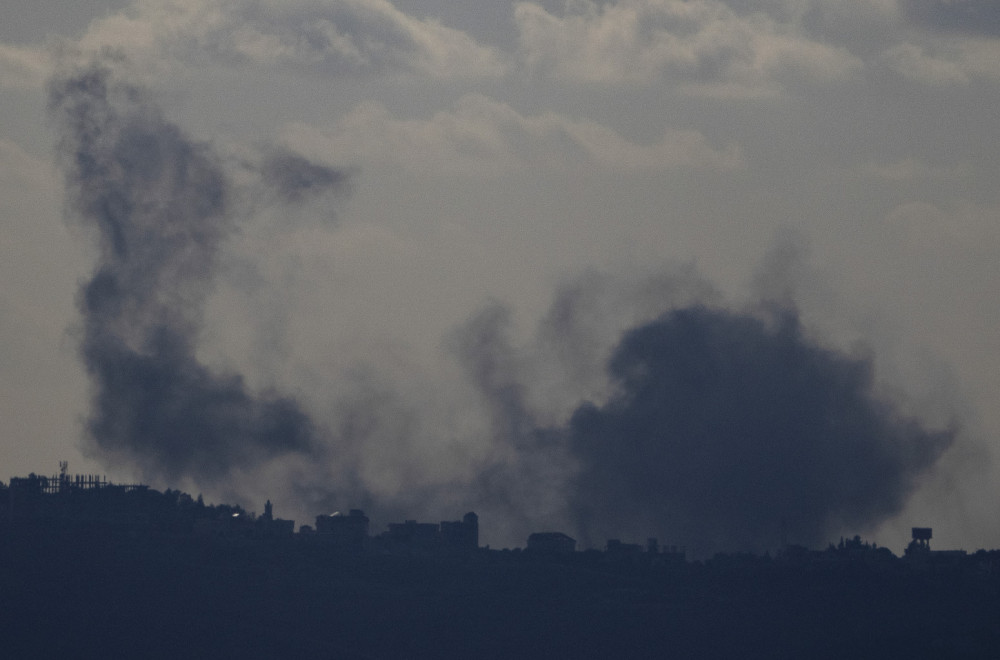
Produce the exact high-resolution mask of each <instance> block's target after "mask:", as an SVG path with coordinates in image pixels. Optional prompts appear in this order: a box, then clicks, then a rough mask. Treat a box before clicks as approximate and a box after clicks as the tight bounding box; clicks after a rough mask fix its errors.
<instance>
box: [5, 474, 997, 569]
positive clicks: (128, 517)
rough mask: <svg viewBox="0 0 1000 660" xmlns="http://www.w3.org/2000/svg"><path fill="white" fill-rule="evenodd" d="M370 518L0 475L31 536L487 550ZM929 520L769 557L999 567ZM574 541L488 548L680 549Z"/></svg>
mask: <svg viewBox="0 0 1000 660" xmlns="http://www.w3.org/2000/svg"><path fill="white" fill-rule="evenodd" d="M369 524H370V521H369V518H368V517H367V516H366V515H365V513H364V512H363V511H361V510H360V509H351V510H349V511H347V512H346V513H341V512H335V513H331V514H321V515H318V516H316V518H315V524H314V525H308V524H303V525H301V526H300V527H299V529H298V531H296V530H295V522H294V521H293V520H285V519H282V518H279V517H275V515H274V511H273V506H272V504H271V502H270V501H267V502H266V503H265V505H264V512H263V514H261V515H256V514H254V513H250V512H247V511H246V510H244V509H243V508H242V507H240V506H232V505H225V504H220V505H206V504H205V503H204V501H203V500H202V498H201V496H199V497H198V498H197V499H195V498H192V497H191V496H190V495H188V494H186V493H183V492H180V491H176V490H169V489H168V490H166V491H165V492H159V491H156V490H153V489H151V488H149V487H148V486H146V485H142V484H115V483H112V482H109V481H107V479H106V478H105V477H98V476H95V475H70V474H68V471H67V464H66V463H61V464H60V472H59V474H57V475H54V476H49V477H46V476H39V475H36V474H30V475H29V476H27V477H13V478H11V480H10V483H9V484H3V483H2V482H0V525H2V526H3V527H5V528H7V529H8V530H27V531H29V532H32V533H35V534H45V533H57V532H73V531H81V530H86V531H89V532H95V531H96V532H105V533H109V534H113V533H126V534H129V535H131V536H133V537H135V536H137V535H143V534H147V535H150V536H155V535H162V534H169V535H171V536H174V537H177V536H181V537H183V536H190V537H191V538H192V539H219V540H226V539H231V540H243V541H247V542H253V541H254V540H261V541H263V540H279V539H286V540H295V541H298V542H301V543H313V544H316V545H320V546H325V547H329V548H330V549H331V550H332V551H341V552H351V553H373V554H382V555H401V556H425V557H433V556H443V557H449V556H450V557H455V556H461V555H468V554H472V553H477V552H489V551H490V550H489V548H488V547H487V548H481V547H480V545H479V517H478V516H477V515H476V514H475V513H473V512H469V513H466V514H465V515H464V516H462V518H461V519H460V520H452V521H447V520H445V521H440V522H437V523H433V522H417V521H416V520H405V521H403V522H397V523H389V524H388V529H386V530H385V531H382V532H380V533H376V534H372V533H371V531H370V529H369ZM932 536H933V533H932V530H931V529H930V528H925V527H914V528H913V529H912V540H911V542H910V544H909V546H908V547H907V548H906V551H905V553H904V556H903V557H902V558H898V557H896V556H895V555H894V554H893V553H892V552H891V551H890V550H889V549H888V548H885V547H879V546H877V545H876V544H872V543H867V542H864V541H862V539H861V538H860V537H859V536H855V537H854V538H851V539H843V538H842V539H840V542H839V544H833V543H831V544H830V545H829V547H827V548H826V549H825V550H813V549H808V548H805V547H801V546H795V545H791V546H786V547H784V548H782V549H781V550H779V551H778V553H777V554H776V556H775V557H773V558H772V557H770V556H769V555H768V556H767V557H766V559H781V560H783V561H786V562H792V563H800V564H801V563H806V562H835V561H839V560H849V561H863V562H866V563H869V564H873V565H878V564H883V565H889V564H894V563H896V562H898V561H900V560H902V561H905V562H906V563H907V564H909V565H911V566H913V567H917V568H923V569H928V568H942V567H945V568H946V567H952V568H954V567H963V566H964V567H972V568H974V569H975V570H979V571H982V572H984V573H987V574H990V575H992V574H993V573H994V572H996V571H1000V551H997V550H992V551H988V552H987V551H984V550H980V551H978V552H977V553H974V554H972V555H970V554H968V553H966V552H965V551H964V550H932V549H931V547H930V541H931V539H932ZM576 545H577V542H576V540H575V539H573V538H572V537H570V536H569V535H567V534H565V533H563V532H559V531H539V532H535V533H532V534H530V535H529V536H528V538H527V543H526V546H525V548H524V549H523V550H522V549H520V548H517V549H514V550H513V551H511V550H508V549H504V550H503V551H492V552H502V553H510V552H513V553H524V554H525V555H529V556H537V557H549V558H563V559H566V558H570V557H572V556H574V555H576V556H591V557H593V556H596V555H599V556H600V557H601V558H602V559H604V560H615V561H623V562H631V563H636V564H639V563H642V564H647V565H679V564H685V563H686V557H685V554H686V553H685V550H684V549H678V547H677V546H661V545H660V544H659V542H658V540H657V539H655V538H649V539H647V540H646V542H645V543H644V544H640V543H629V542H623V541H622V540H620V539H609V540H608V541H607V544H606V546H605V548H604V550H603V551H602V550H585V551H582V552H581V551H578V550H577V547H576ZM751 559H752V557H751V556H748V555H734V556H725V555H719V556H717V557H716V560H717V561H727V560H728V561H748V560H751Z"/></svg>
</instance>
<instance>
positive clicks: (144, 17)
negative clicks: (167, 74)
mask: <svg viewBox="0 0 1000 660" xmlns="http://www.w3.org/2000/svg"><path fill="white" fill-rule="evenodd" d="M81 46H82V47H83V48H84V49H85V50H88V51H97V50H100V49H102V48H112V49H115V50H118V51H120V52H122V53H124V54H125V55H127V56H128V57H129V59H130V60H133V61H134V62H137V63H140V64H141V65H143V66H145V67H148V68H149V69H150V70H153V71H155V70H157V69H158V68H161V67H162V66H163V65H164V62H168V63H169V62H172V61H182V62H185V63H187V64H189V65H192V64H193V65H196V64H199V63H203V62H209V61H212V62H222V63H243V64H252V65H255V66H265V67H290V68H292V69H297V70H305V71H310V72H315V73H321V74H327V75H369V74H386V73H406V74H415V75H420V76H428V77H432V78H453V77H478V76H496V75H499V74H501V73H502V71H503V68H504V67H503V64H502V57H501V56H500V55H499V54H498V53H497V52H496V51H494V50H492V49H490V48H485V47H482V46H479V45H478V44H476V42H475V41H474V40H473V39H472V38H470V37H469V36H468V35H466V34H465V33H463V32H461V31H459V30H454V29H451V28H447V27H445V26H443V25H441V24H440V23H438V22H436V21H433V20H420V19H417V18H414V17H412V16H409V15H407V14H404V13H403V12H401V11H399V10H398V9H396V7H395V6H393V5H392V4H391V3H390V2H388V1H387V0H284V1H280V2H279V1H277V0H263V1H260V0H139V1H138V2H137V4H136V5H135V6H134V7H133V8H132V9H131V10H130V11H128V12H127V13H125V14H116V15H113V16H109V17H107V18H104V19H100V20H97V21H94V22H93V23H92V24H91V26H90V29H89V30H88V32H87V34H86V36H85V37H84V38H83V40H82V42H81Z"/></svg>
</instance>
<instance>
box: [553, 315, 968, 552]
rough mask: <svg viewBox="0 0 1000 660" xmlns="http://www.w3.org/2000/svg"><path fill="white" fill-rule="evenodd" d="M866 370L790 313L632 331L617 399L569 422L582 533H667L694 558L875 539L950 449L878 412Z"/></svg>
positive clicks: (942, 435)
mask: <svg viewBox="0 0 1000 660" xmlns="http://www.w3.org/2000/svg"><path fill="white" fill-rule="evenodd" d="M872 372H873V369H872V364H871V363H870V362H869V361H867V360H863V359H856V358H853V357H849V356H846V355H843V354H841V353H838V352H835V351H832V350H828V349H825V348H822V347H820V346H818V345H816V344H814V343H812V342H810V341H809V339H807V337H805V336H804V333H803V330H802V327H801V325H800V323H799V320H798V318H797V315H796V313H795V312H794V311H789V310H780V311H778V312H777V313H776V314H774V316H773V318H770V319H765V318H759V317H757V316H754V315H749V314H738V313H734V312H730V311H726V310H723V309H715V308H710V307H706V306H701V305H692V306H687V307H684V308H680V309H676V310H673V311H671V312H669V313H667V314H665V315H664V316H662V317H660V318H658V319H656V320H654V321H652V322H650V323H647V324H644V325H641V326H639V327H636V328H635V329H633V330H631V331H630V332H628V333H626V334H625V336H624V337H623V339H622V340H621V342H620V343H619V344H618V346H617V348H616V349H615V352H614V355H613V357H612V359H611V361H610V365H609V373H610V376H611V378H612V380H613V383H614V385H615V388H616V389H615V393H614V394H613V395H612V396H611V397H610V398H609V400H608V401H607V402H605V403H604V404H603V405H600V406H598V405H595V404H591V403H587V404H584V405H582V406H580V407H579V408H578V409H577V410H576V411H575V413H574V414H573V416H572V418H571V421H570V424H569V429H568V433H569V442H570V446H571V453H572V454H573V455H574V456H575V457H576V458H577V460H579V462H580V464H581V470H580V472H579V474H578V477H577V479H576V491H575V496H574V498H573V501H572V508H573V510H574V515H575V519H576V523H577V530H578V533H580V534H581V535H582V536H583V538H584V540H585V541H586V542H589V543H592V544H595V545H600V544H601V543H603V541H604V540H605V539H607V538H614V537H624V538H626V539H630V538H631V539H635V538H639V539H642V538H645V535H646V534H650V535H653V534H659V535H660V536H661V539H669V542H671V543H677V544H685V545H687V547H688V548H689V549H690V550H691V551H692V552H693V553H694V554H696V555H700V554H704V553H707V552H714V551H722V550H725V551H732V550H751V551H762V550H764V549H768V548H775V547H777V546H778V545H779V544H780V542H781V541H782V540H787V541H789V542H793V543H801V544H804V545H807V546H811V547H816V546H821V545H823V544H825V543H826V542H828V541H829V540H830V538H831V537H830V534H834V533H837V532H838V531H839V530H842V529H844V528H847V529H849V530H857V531H865V530H867V529H870V528H872V527H873V526H874V525H875V524H877V523H878V522H881V521H883V520H885V519H886V518H887V517H889V516H891V515H893V514H895V513H898V512H899V511H900V509H901V507H902V505H903V504H904V502H905V500H906V498H907V496H908V495H909V494H910V492H911V491H912V489H913V487H914V484H915V479H916V478H917V477H918V476H919V475H920V474H921V473H922V472H923V471H925V470H927V469H928V468H929V467H930V466H931V465H932V464H933V463H934V462H935V460H936V459H937V458H938V457H939V456H940V454H941V453H942V452H943V451H944V450H945V449H946V448H947V447H948V445H949V444H950V442H951V440H952V438H953V432H951V431H929V430H927V429H925V428H924V427H923V426H922V425H921V423H920V422H919V421H918V420H915V419H909V418H906V417H904V416H902V415H901V414H900V413H899V412H898V411H897V410H896V409H895V408H894V406H893V405H891V404H890V403H888V402H887V401H884V400H881V399H879V398H878V397H877V395H876V393H875V391H874V387H873V373H872Z"/></svg>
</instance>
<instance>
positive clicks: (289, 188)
mask: <svg viewBox="0 0 1000 660" xmlns="http://www.w3.org/2000/svg"><path fill="white" fill-rule="evenodd" d="M50 111H51V113H52V115H53V117H54V118H55V120H56V123H57V125H58V127H59V129H60V142H59V153H60V156H61V162H62V166H63V169H64V171H65V177H66V181H67V189H68V194H69V206H70V210H71V214H72V215H73V216H74V217H76V218H78V219H79V221H81V222H82V223H83V224H84V225H85V226H87V227H92V228H95V229H96V230H97V235H98V239H99V246H100V251H99V257H98V262H97V265H96V269H95V271H94V273H93V276H92V277H91V278H90V280H89V281H88V282H86V283H85V284H84V285H83V287H82V290H81V292H80V295H79V299H78V303H79V307H80V311H81V312H82V315H83V326H82V337H81V354H82V357H83V360H84V362H85V365H86V368H87V371H88V373H89V376H90V378H91V381H92V384H93V406H92V410H91V414H90V417H89V419H88V421H87V424H88V432H89V437H90V440H91V442H92V444H93V446H94V448H96V450H97V451H98V452H99V453H100V454H101V455H102V456H103V457H104V458H105V459H111V460H118V461H122V462H128V463H132V464H136V465H138V466H140V467H141V468H142V469H143V471H144V473H145V474H146V475H147V476H154V475H155V476H159V477H163V478H166V479H168V480H176V479H178V478H181V477H191V478H194V479H196V480H199V481H200V482H201V483H211V482H212V481H213V480H218V479H222V478H224V477H225V476H226V475H227V474H228V473H229V472H230V471H232V470H235V469H241V468H248V467H253V466H256V465H259V464H260V463H262V462H263V461H266V460H269V459H272V458H274V457H277V456H283V455H293V454H300V455H319V454H321V453H322V452H323V451H324V447H325V443H324V442H323V441H322V440H321V439H320V437H319V431H318V429H317V427H316V426H315V425H314V424H313V423H312V421H311V420H310V418H309V417H308V416H307V415H306V414H305V413H304V412H303V410H302V409H301V408H300V406H299V405H298V404H297V403H296V402H295V401H294V400H292V399H289V398H286V397H282V396H279V395H277V394H274V393H263V394H256V393H253V392H251V391H250V390H249V389H248V387H247V386H246V384H245V383H244V381H243V379H242V378H241V377H240V376H239V375H236V374H220V373H214V372H213V371H212V370H210V369H209V368H207V367H206V366H205V365H203V364H201V363H200V362H199V361H198V359H197V357H196V347H197V342H198V335H199V330H200V327H201V321H202V314H203V309H204V303H205V299H206V296H207V295H208V294H209V293H210V291H211V287H212V282H213V276H214V274H215V271H216V262H217V256H218V252H219V248H220V245H221V243H222V242H223V241H224V240H225V239H226V237H227V236H228V235H229V234H230V233H231V232H232V231H233V229H234V227H233V218H232V213H231V211H230V207H231V206H232V204H233V202H232V200H233V196H234V191H233V185H232V184H231V183H230V181H229V178H228V177H227V176H226V174H225V171H224V169H223V167H222V165H221V163H220V159H219V158H218V157H217V156H216V154H215V153H214V152H213V150H212V149H211V148H210V147H209V145H206V144H201V143H198V142H196V141H194V140H192V139H190V138H188V137H187V136H185V135H184V134H183V133H182V132H181V130H180V129H179V128H178V127H177V126H175V125H173V124H172V123H170V122H169V121H167V120H166V119H165V118H164V117H163V116H162V114H161V112H160V111H159V109H158V107H157V106H156V105H155V104H154V103H152V102H151V101H150V100H149V99H147V98H146V95H145V93H144V91H143V90H142V89H140V88H137V87H135V86H132V85H130V84H127V83H125V82H122V81H120V80H118V79H116V78H115V76H114V75H113V74H112V72H111V71H110V70H109V69H108V68H106V67H104V66H102V65H99V64H95V65H92V66H89V67H86V68H83V69H78V70H75V71H73V72H71V73H69V74H67V75H64V76H62V77H59V78H57V79H55V80H54V81H53V82H52V83H51V87H50ZM261 170H262V172H263V177H262V178H263V182H264V184H266V185H270V186H271V187H273V188H275V189H276V190H277V192H278V194H279V195H280V196H281V197H282V198H284V199H287V200H290V201H296V200H299V199H301V198H303V197H304V196H307V195H309V194H311V193H315V192H319V191H323V190H327V189H329V188H330V187H332V186H337V185H340V184H341V183H342V180H343V176H342V175H341V174H340V173H339V172H336V171H334V170H330V169H328V168H325V167H323V166H320V165H315V164H312V163H309V162H308V161H305V160H304V159H301V158H299V157H297V156H292V155H289V154H280V153H279V154H278V155H277V156H275V157H269V158H266V159H265V160H264V164H263V165H262V166H261Z"/></svg>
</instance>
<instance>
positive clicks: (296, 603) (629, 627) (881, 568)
mask: <svg viewBox="0 0 1000 660" xmlns="http://www.w3.org/2000/svg"><path fill="white" fill-rule="evenodd" d="M4 536H5V538H4V543H3V544H2V549H0V552H2V566H3V570H2V573H0V576H2V577H0V594H2V604H0V621H2V623H0V633H2V634H0V638H2V639H3V640H4V642H3V644H4V645H5V648H4V649H0V651H2V652H3V655H5V656H6V657H55V656H67V657H96V656H110V657H116V656H118V657H120V656H125V655H129V656H133V657H163V658H166V657H171V658H176V657H210V656H214V657H223V658H227V657H241V658H278V657H323V658H402V657H422V658H427V657H431V658H433V657H440V658H458V657H462V658H512V657H518V658H543V657H545V658H548V657H576V658H579V657H584V658H597V657H602V658H603V657H661V658H664V657H665V658H670V657H677V658H732V657H741V658H804V657H808V658H843V657H855V658H857V657H863V658H875V657H880V658H885V657H917V658H924V657H926V658H930V657H938V658H940V657H948V658H963V657H964V658H993V657H996V654H997V650H998V649H1000V589H998V587H1000V582H998V578H997V576H996V575H989V574H986V573H984V572H981V571H969V570H966V569H965V568H962V567H957V568H954V570H915V569H913V568H912V567H911V566H910V565H908V564H906V563H904V562H903V561H902V560H897V561H895V562H892V563H891V564H888V565H878V564H873V563H870V562H862V561H846V562H833V561H829V562H811V563H805V564H794V563H791V562H783V561H777V560H771V559H767V558H759V557H749V556H742V557H721V556H720V557H719V558H717V559H713V560H711V561H709V562H705V563H680V564H673V565H643V564H640V563H627V562H610V561H608V559H607V557H606V556H605V555H604V553H595V552H591V553H574V554H573V555H569V556H563V557H557V556H540V555H537V554H534V555H533V554H532V553H528V552H522V551H486V550H482V551H479V552H477V553H474V554H471V555H468V556H465V557H448V558H446V557H427V556H418V557H412V556H409V557H407V556H393V555H377V554H371V553H350V552H336V551H331V549H330V548H329V547H327V546H324V545H322V544H316V543H308V542H303V541H302V539H271V540H245V539H242V540H240V539H236V540H234V539H227V538H200V539H192V538H189V537H181V536H177V535H170V534H152V535H149V536H138V537H137V536H135V535H130V534H127V533H126V534H108V533H105V532H104V531H100V532H90V533H88V532H85V531H84V532H81V531H79V530H75V531H70V532H60V533H50V532H44V533H43V532H39V531H38V530H37V529H18V530H10V529H8V530H6V533H5V534H4ZM983 558H984V559H985V556H984V557H983Z"/></svg>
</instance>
